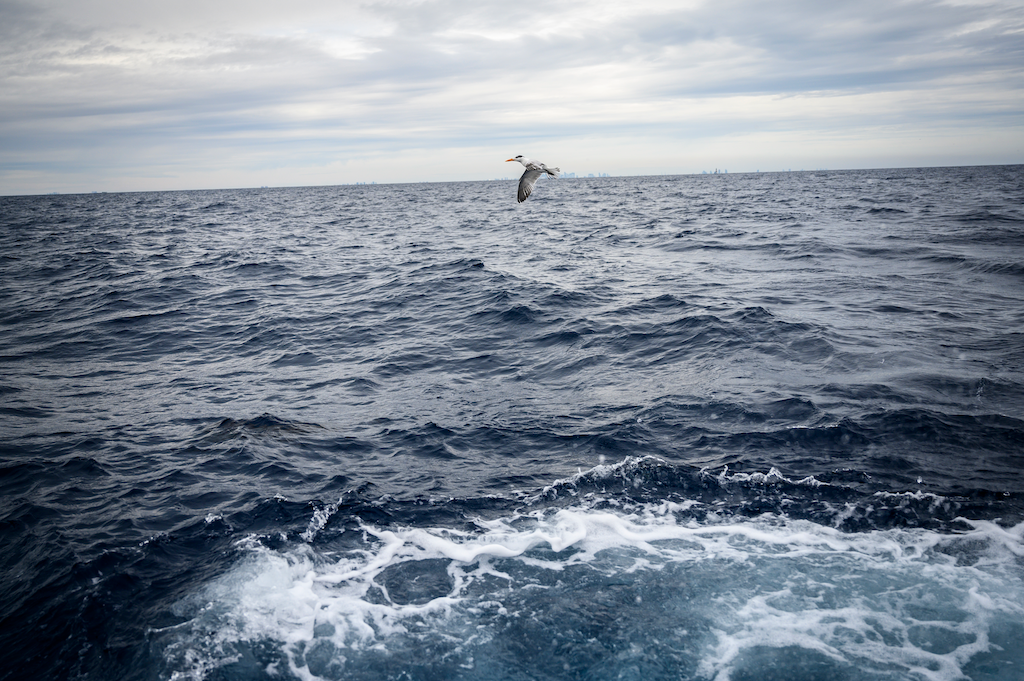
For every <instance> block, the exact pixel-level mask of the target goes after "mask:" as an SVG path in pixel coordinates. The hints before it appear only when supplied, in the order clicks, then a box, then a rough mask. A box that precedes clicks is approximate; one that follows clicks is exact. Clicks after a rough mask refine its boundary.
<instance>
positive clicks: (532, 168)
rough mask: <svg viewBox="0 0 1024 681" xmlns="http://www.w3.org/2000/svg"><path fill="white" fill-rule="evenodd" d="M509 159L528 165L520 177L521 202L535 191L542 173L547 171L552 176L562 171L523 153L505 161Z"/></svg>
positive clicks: (519, 195)
mask: <svg viewBox="0 0 1024 681" xmlns="http://www.w3.org/2000/svg"><path fill="white" fill-rule="evenodd" d="M509 161H519V162H520V163H522V164H523V165H524V166H526V172H525V173H523V176H522V177H520V178H519V193H518V194H517V195H516V198H517V199H518V200H519V203H522V202H523V201H525V200H526V197H528V196H529V195H530V194H532V193H533V185H535V184H537V179H538V178H540V176H541V175H543V174H544V173H547V174H548V175H550V176H551V177H558V173H560V172H562V171H561V170H559V169H558V168H548V167H547V166H546V165H544V164H543V163H541V162H540V161H531V160H530V159H528V158H526V157H525V156H522V155H519V156H516V157H515V158H510V159H507V160H506V161H505V163H508V162H509Z"/></svg>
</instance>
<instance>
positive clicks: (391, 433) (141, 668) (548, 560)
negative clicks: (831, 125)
mask: <svg viewBox="0 0 1024 681" xmlns="http://www.w3.org/2000/svg"><path fill="white" fill-rule="evenodd" d="M514 191H515V183H514V182H507V183H506V182H486V183H465V184H425V185H395V186H384V185H377V186H359V187H322V188H295V189H273V190H225V191H216V192H169V193H148V194H115V195H89V196H46V197H7V198H0V207H2V210H0V215H2V220H3V222H4V230H3V232H2V235H0V245H2V248H0V254H2V255H0V258H2V259H3V260H2V262H3V268H2V270H0V275H2V279H0V291H2V295H3V299H4V300H5V304H4V306H3V310H2V312H0V323H2V324H3V333H2V334H0V395H2V396H3V398H4V401H3V405H2V406H0V414H2V419H3V420H2V421H0V427H2V429H3V430H2V435H3V437H2V444H0V446H2V447H3V450H2V451H3V458H2V460H0V533H2V534H0V536H2V538H3V546H4V550H3V552H2V555H0V571H2V574H0V577H2V579H0V584H2V586H0V618H2V619H0V679H4V680H6V679H41V678H79V679H113V678H117V679H147V680H148V679H166V680H176V681H184V680H195V681H201V680H211V681H212V680H222V679H223V680H227V679H232V680H235V679H238V680H241V679H281V680H284V679H302V680H303V681H312V680H321V679H327V680H341V679H345V680H349V679H357V680H362V679H366V680H370V679H373V680H377V679H394V680H399V679H405V680H413V679H415V680H420V679H424V680H425V679H466V680H469V679H481V680H486V681H504V680H521V679H644V680H647V679H692V680H694V681H712V680H714V681H746V680H749V681H754V680H758V681H763V680H771V679H778V680H783V679H785V680H787V681H789V680H817V679H834V680H844V681H846V680H849V681H860V680H890V679H911V680H934V681H940V680H941V681H953V680H956V679H971V680H974V681H983V680H997V679H998V680H1003V679H1007V680H1008V679H1019V678H1024V476H1022V470H1024V266H1022V265H1021V262H1024V209H1022V206H1024V167H1020V166H1005V167H991V168H944V169H908V170H876V171H838V172H815V173H784V174H768V173H765V174H750V175H716V176H678V177H650V178H594V179H589V180H584V179H579V180H575V179H568V180H547V181H544V182H542V183H540V184H539V185H538V187H537V191H536V192H535V193H534V195H533V196H532V197H531V198H530V201H529V202H527V203H525V204H523V205H521V206H520V205H516V203H515V200H514Z"/></svg>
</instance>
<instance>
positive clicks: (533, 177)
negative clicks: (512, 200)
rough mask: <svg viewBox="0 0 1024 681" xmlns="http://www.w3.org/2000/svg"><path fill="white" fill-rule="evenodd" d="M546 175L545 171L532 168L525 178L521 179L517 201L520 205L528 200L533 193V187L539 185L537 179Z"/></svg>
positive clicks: (524, 175)
mask: <svg viewBox="0 0 1024 681" xmlns="http://www.w3.org/2000/svg"><path fill="white" fill-rule="evenodd" d="M543 174H544V171H543V170H540V169H536V168H531V169H530V170H527V171H526V172H525V173H523V176H522V177H520V178H519V194H518V195H517V197H516V198H517V199H519V203H522V202H523V201H525V200H526V197H528V196H529V195H530V194H532V193H533V185H535V184H537V178H538V177H540V176H541V175H543Z"/></svg>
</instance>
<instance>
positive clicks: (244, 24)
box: [0, 0, 1024, 194]
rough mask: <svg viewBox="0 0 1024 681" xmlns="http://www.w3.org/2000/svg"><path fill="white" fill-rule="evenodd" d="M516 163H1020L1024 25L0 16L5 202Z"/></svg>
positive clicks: (199, 4) (323, 6)
mask: <svg viewBox="0 0 1024 681" xmlns="http://www.w3.org/2000/svg"><path fill="white" fill-rule="evenodd" d="M515 154H525V155H527V156H532V157H535V158H539V159H541V160H543V161H545V162H547V163H549V164H550V165H559V166H561V168H562V169H563V170H565V171H570V172H577V173H584V174H585V173H595V174H596V173H599V172H605V173H609V174H612V175H647V174H662V173H693V172H700V171H701V170H713V169H715V168H721V169H728V170H729V171H730V172H742V171H753V170H762V171H766V170H780V169H788V168H792V169H793V170H797V169H800V168H803V169H812V168H832V169H835V168H866V167H901V166H936V165H961V164H1004V163H1024V0H942V1H940V0H909V1H901V0H857V1H855V2H848V1H846V0H828V1H827V2H826V1H823V0H773V1H772V2H753V1H749V0H672V1H664V0H628V1H624V0H609V1H605V0H579V1H576V0H531V1H529V2H525V1H521V2H513V1H512V0H500V1H497V2H491V1H490V0H411V1H404V0H365V1H364V2H359V1H356V0H289V1H288V2H284V1H282V0H273V1H272V2H264V1H262V0H174V1H173V2H169V1H167V0H160V1H155V0H0V194H32V193H45V192H51V191H60V192H65V191H119V190H151V189H152V190H159V189H195V188H219V187H252V186H262V185H269V186H291V185H330V184H343V183H350V182H359V181H376V182H415V181H431V180H482V179H492V178H495V177H504V176H514V175H517V174H518V173H517V172H516V168H513V167H512V165H511V164H509V165H504V164H503V161H504V159H506V158H509V157H510V156H513V155H515ZM517 167H518V166H517Z"/></svg>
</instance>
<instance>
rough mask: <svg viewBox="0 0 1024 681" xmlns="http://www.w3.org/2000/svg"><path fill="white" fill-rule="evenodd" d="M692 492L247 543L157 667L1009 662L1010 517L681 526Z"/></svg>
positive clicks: (181, 672) (181, 671)
mask: <svg viewBox="0 0 1024 681" xmlns="http://www.w3.org/2000/svg"><path fill="white" fill-rule="evenodd" d="M690 506H692V503H684V504H680V503H672V502H662V503H660V504H651V505H648V506H642V507H637V509H638V510H635V511H634V512H632V513H626V512H621V511H615V512H609V511H603V510H595V509H591V508H586V507H582V506H578V507H575V508H564V509H559V510H549V511H536V512H533V513H528V514H524V515H515V516H510V517H507V518H502V519H496V520H487V521H484V520H481V521H479V522H478V523H477V525H478V529H477V530H476V531H465V530H453V529H448V528H380V527H374V526H364V527H363V528H362V530H361V533H362V539H361V545H362V548H361V549H360V550H357V551H349V552H345V553H341V554H331V553H323V552H320V551H318V550H316V549H315V548H314V547H313V546H310V545H309V544H306V543H304V542H303V543H300V544H295V545H291V546H290V547H289V548H287V549H284V550H271V549H269V548H266V547H265V546H263V545H262V544H260V543H259V542H252V543H250V544H249V545H248V546H249V548H248V557H247V558H246V559H245V560H243V561H242V562H241V563H240V564H239V565H237V566H236V568H235V569H234V570H232V571H231V572H230V573H228V574H226V575H224V576H223V577H222V578H220V579H219V580H217V581H215V582H214V583H212V584H210V585H208V586H207V587H206V588H205V589H204V591H203V592H202V593H201V594H199V595H198V597H197V599H195V600H194V601H193V602H192V603H191V604H189V605H188V608H186V610H188V613H189V615H190V616H191V618H192V619H191V621H190V622H188V623H186V624H185V625H182V626H181V627H179V628H178V629H176V630H175V631H174V632H164V633H165V634H166V635H167V636H169V639H168V640H169V643H168V644H167V645H166V647H165V652H166V655H167V657H168V662H169V667H170V668H171V669H174V670H175V673H176V675H177V678H196V679H199V678H203V677H204V676H205V675H206V674H207V673H208V672H209V670H210V669H213V668H215V667H217V666H227V665H235V666H237V665H240V664H243V663H245V662H244V660H250V662H248V664H255V663H253V662H251V660H252V659H253V658H254V655H253V654H252V652H251V651H250V652H249V653H246V652H244V651H245V650H248V649H249V648H251V647H252V646H254V645H256V643H257V642H262V644H269V645H271V646H272V647H273V648H274V649H275V650H278V651H279V657H278V658H274V659H270V658H265V659H263V660H262V662H260V663H259V664H262V665H263V668H268V667H270V666H272V665H273V666H274V670H276V671H278V672H281V671H282V670H283V669H285V668H287V670H288V671H289V672H290V674H291V675H293V676H295V677H297V678H301V679H309V680H312V679H320V678H327V679H337V678H350V677H359V676H360V675H361V674H366V673H367V672H368V670H372V669H374V668H375V667H374V665H380V664H384V663H383V662H382V660H387V661H388V662H387V664H388V668H390V669H397V668H401V666H402V664H403V662H404V663H407V664H414V663H415V664H416V665H420V666H421V667H422V665H427V666H428V667H429V666H430V665H435V667H436V669H434V672H433V673H437V674H441V675H444V674H447V673H453V672H451V670H449V671H448V672H445V669H448V667H446V665H455V667H453V669H454V668H457V669H458V670H459V672H458V675H459V676H460V677H461V678H485V677H486V678H488V679H490V680H491V681H494V680H495V679H500V678H502V677H503V676H506V675H507V676H513V671H514V670H513V667H512V666H511V665H512V660H511V659H507V658H508V655H509V653H508V651H509V650H516V649H519V648H530V649H531V650H533V653H531V654H532V655H534V657H533V658H531V659H532V660H533V661H532V662H530V664H534V665H536V666H537V667H536V669H534V672H535V673H536V674H537V675H540V676H543V675H545V674H548V675H550V673H551V671H550V669H549V668H547V667H545V666H544V665H545V664H546V663H545V660H547V659H548V658H554V657H555V656H557V655H560V654H565V652H564V651H565V649H564V646H563V647H558V646H556V645H555V644H554V643H552V641H556V640H559V638H560V637H561V638H564V639H565V640H568V641H576V643H575V644H574V645H576V646H582V648H580V649H581V650H583V649H586V650H590V648H593V647H594V646H595V645H596V644H594V643H593V641H594V640H600V639H601V637H602V636H607V637H608V641H601V643H602V646H603V647H600V646H599V647H598V648H596V649H595V650H597V652H596V653H593V652H592V653H588V654H589V655H591V657H593V655H594V654H597V655H600V654H601V653H600V651H601V650H606V651H607V650H613V649H614V650H616V651H617V652H616V654H615V656H612V657H610V658H609V659H606V660H600V659H598V660H595V661H593V663H598V664H602V665H605V666H608V665H611V666H612V667H614V665H623V669H624V670H627V671H628V670H630V669H632V670H641V672H638V673H642V669H643V664H645V662H644V661H645V660H651V659H661V660H665V659H672V660H674V662H673V664H676V665H678V666H679V667H680V669H682V671H683V672H686V674H688V675H689V677H690V678H697V679H715V680H716V681H728V680H730V679H746V678H753V676H752V674H753V672H752V671H751V670H752V669H756V667H757V665H759V664H765V663H766V662H765V661H766V660H768V661H771V660H772V659H774V658H773V656H778V655H788V656H791V657H792V656H796V657H797V658H799V659H803V660H805V663H806V665H811V666H812V667H814V665H816V667H814V668H816V669H818V670H819V672H820V673H821V674H826V675H837V674H838V675H845V676H846V677H849V678H871V679H874V678H891V677H901V678H911V679H916V678H919V679H928V680H930V681H940V680H941V681H946V680H952V679H958V678H963V677H965V676H966V677H970V678H974V679H976V680H977V679H982V678H1005V677H1000V676H998V674H997V675H989V676H985V671H984V670H986V669H1009V668H1010V665H1018V667H1017V668H1019V666H1020V665H1022V664H1024V657H1022V654H1021V652H1020V651H1019V646H1018V645H1015V644H1016V643H1019V640H1018V639H1016V638H1014V637H1020V636H1021V635H1022V634H1024V625H1022V622H1024V605H1022V604H1024V583H1022V569H1021V568H1022V558H1024V524H1022V525H1018V526H1016V527H1009V528H1007V527H1001V526H999V525H997V524H995V523H991V522H979V521H964V522H965V523H966V524H967V526H968V527H969V528H970V529H969V530H968V531H965V532H962V533H959V534H942V533H938V532H933V531H929V530H906V529H890V530H877V531H871V532H863V533H844V532H841V531H840V530H838V529H836V528H833V527H826V526H823V525H819V524H815V523H813V522H810V521H805V520H793V519H789V518H786V517H780V516H775V515H765V516H762V517H759V518H754V519H731V520H730V519H721V518H718V519H715V518H714V517H712V519H711V520H707V521H703V522H697V521H695V520H693V519H692V518H691V517H688V516H687V514H686V513H683V511H685V510H686V509H687V508H689V507H690ZM311 526H312V523H311ZM613 597H614V598H613ZM609 599H612V601H611V602H613V603H615V604H616V605H615V606H614V607H611V608H609V605H608V604H609V602H610V601H609ZM550 613H554V614H550ZM210 632H214V633H213V634H212V635H211V633H210ZM588 637H589V638H588ZM520 639H521V640H520ZM684 653H685V654H684ZM519 663H522V661H520V662H517V664H519ZM576 664H577V665H578V664H579V663H576ZM687 665H689V666H688V667H687ZM806 665H805V666H806ZM503 670H504V673H503ZM265 671H266V669H265ZM577 671H579V670H578V669H577ZM268 673H269V671H268ZM624 673H625V672H624ZM630 673H632V672H630ZM680 673H682V672H680ZM627 675H628V674H627Z"/></svg>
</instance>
